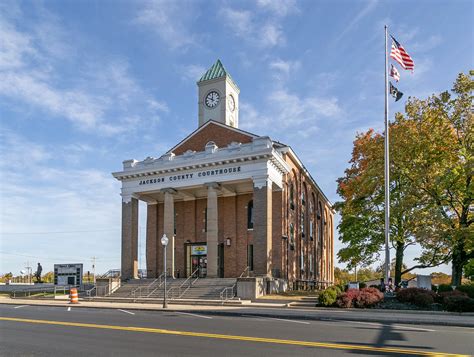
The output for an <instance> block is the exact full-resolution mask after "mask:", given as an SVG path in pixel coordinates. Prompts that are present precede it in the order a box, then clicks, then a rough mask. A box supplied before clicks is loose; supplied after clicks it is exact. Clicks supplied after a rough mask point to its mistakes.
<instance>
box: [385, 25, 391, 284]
mask: <svg viewBox="0 0 474 357" xmlns="http://www.w3.org/2000/svg"><path fill="white" fill-rule="evenodd" d="M387 39H388V28H387V25H385V159H384V163H385V269H384V272H385V283H386V284H388V279H389V278H390V250H389V240H390V178H389V174H390V169H389V162H390V159H389V140H388V139H389V136H388V135H389V133H388V75H387V71H388V53H387Z"/></svg>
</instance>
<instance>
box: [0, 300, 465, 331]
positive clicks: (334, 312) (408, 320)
mask: <svg viewBox="0 0 474 357" xmlns="http://www.w3.org/2000/svg"><path fill="white" fill-rule="evenodd" d="M0 304H4V305H37V306H58V307H67V306H73V307H74V308H101V309H126V310H148V311H149V310H152V311H180V312H193V313H201V314H205V315H221V316H243V315H245V316H258V317H274V318H275V317H276V318H282V319H285V318H286V319H294V320H323V321H324V320H326V321H327V320H329V321H331V320H337V321H360V322H378V323H385V324H392V323H397V324H417V325H438V326H459V327H471V328H474V314H472V313H464V314H459V313H450V312H440V311H436V312H429V311H405V310H375V309H374V310H371V309H368V310H361V309H331V308H308V309H301V308H299V309H292V308H286V307H282V306H281V304H271V303H269V304H265V303H251V304H248V305H240V306H204V305H174V304H173V305H168V309H163V307H162V304H161V303H158V304H152V303H146V304H142V303H126V302H96V301H80V303H79V304H77V305H71V304H69V302H68V301H65V300H34V299H9V298H1V299H0Z"/></svg>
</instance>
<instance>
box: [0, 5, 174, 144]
mask: <svg viewBox="0 0 474 357" xmlns="http://www.w3.org/2000/svg"><path fill="white" fill-rule="evenodd" d="M39 13H40V15H41V18H40V20H38V21H37V22H32V23H30V24H29V27H28V28H29V29H30V30H29V31H28V32H26V31H24V30H20V29H19V28H18V27H17V26H16V25H15V24H16V23H17V22H19V21H20V19H21V18H22V15H21V12H17V13H16V15H15V16H16V17H13V15H11V14H10V17H6V16H0V34H1V37H2V39H5V41H0V75H1V77H2V81H0V96H4V97H8V98H11V99H14V100H18V101H20V102H22V103H24V104H26V107H28V106H33V107H36V108H40V109H41V110H42V111H43V112H44V113H45V114H46V115H44V117H45V118H50V117H51V116H52V117H53V118H64V119H67V120H68V121H70V122H71V123H72V124H73V125H74V126H75V127H77V128H79V129H81V130H85V131H93V132H94V133H97V134H99V135H114V134H118V133H123V132H125V131H133V130H136V128H137V125H136V124H137V122H136V121H135V122H133V123H132V122H131V121H130V120H129V118H130V117H135V118H138V119H140V118H141V117H143V116H145V115H147V116H148V115H155V114H156V113H155V112H156V111H157V110H159V111H161V112H162V113H165V112H168V111H169V109H168V107H167V106H166V103H164V102H162V101H158V100H156V99H154V98H153V96H151V95H150V94H148V93H146V92H145V91H144V90H143V89H142V88H141V87H140V86H139V85H138V84H137V82H136V81H135V79H134V78H133V77H132V76H131V75H130V71H129V69H128V64H127V62H126V61H124V60H120V59H112V60H106V61H104V60H97V59H95V58H88V56H87V55H82V56H81V62H80V63H75V62H74V61H75V60H77V58H76V57H75V56H74V55H73V54H74V52H75V51H79V50H80V49H79V48H73V47H72V46H71V45H70V44H69V43H67V42H66V41H65V38H67V35H66V34H67V30H66V29H64V28H63V27H62V26H61V24H60V23H59V21H58V20H57V19H56V18H55V17H54V16H53V15H51V14H50V13H49V12H47V11H45V10H42V9H40V10H39ZM83 52H85V51H83ZM64 62H67V63H68V64H69V65H70V66H71V67H72V69H71V72H73V74H72V75H71V76H69V73H67V72H64V71H65V70H66V71H67V69H64ZM60 71H61V72H60ZM63 78H67V80H62V79H63ZM58 83H60V84H61V85H59V84H58ZM147 103H148V105H147ZM150 103H151V104H152V105H149V104H150ZM16 109H17V110H18V108H16ZM21 109H23V108H21V107H19V110H21Z"/></svg>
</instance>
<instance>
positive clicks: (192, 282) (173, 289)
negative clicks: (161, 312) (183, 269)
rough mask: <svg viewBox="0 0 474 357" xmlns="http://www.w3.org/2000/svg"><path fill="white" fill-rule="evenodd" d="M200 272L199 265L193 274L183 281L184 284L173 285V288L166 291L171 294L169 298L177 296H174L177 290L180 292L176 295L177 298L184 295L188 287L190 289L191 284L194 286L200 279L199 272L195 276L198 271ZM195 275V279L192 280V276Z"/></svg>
mask: <svg viewBox="0 0 474 357" xmlns="http://www.w3.org/2000/svg"><path fill="white" fill-rule="evenodd" d="M198 272H199V267H198V268H196V270H194V271H193V272H192V273H191V275H189V276H188V278H187V279H186V280H185V281H183V282H182V284H181V285H180V286H175V287H171V288H170V289H169V290H168V291H167V292H166V294H167V296H169V299H170V300H172V299H174V298H175V297H174V295H175V291H178V293H177V295H178V296H177V297H176V298H177V299H179V298H180V297H181V296H183V295H184V294H185V293H186V291H188V289H189V288H190V287H191V286H193V285H194V283H195V282H196V281H198V279H199V274H197V275H196V276H194V275H195V274H196V273H198ZM193 277H194V280H192V281H190V280H191V278H193ZM183 287H185V289H184V291H182V289H183ZM170 292H171V294H170ZM170 295H171V296H170Z"/></svg>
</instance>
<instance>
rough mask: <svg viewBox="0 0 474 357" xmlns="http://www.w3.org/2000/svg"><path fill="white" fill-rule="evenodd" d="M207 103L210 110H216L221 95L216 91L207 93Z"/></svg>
mask: <svg viewBox="0 0 474 357" xmlns="http://www.w3.org/2000/svg"><path fill="white" fill-rule="evenodd" d="M205 102H206V106H207V107H208V108H215V107H216V106H217V104H219V93H217V92H216V91H212V92H209V93H207V95H206V99H205Z"/></svg>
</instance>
